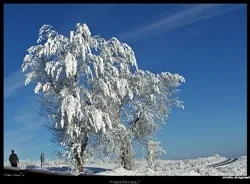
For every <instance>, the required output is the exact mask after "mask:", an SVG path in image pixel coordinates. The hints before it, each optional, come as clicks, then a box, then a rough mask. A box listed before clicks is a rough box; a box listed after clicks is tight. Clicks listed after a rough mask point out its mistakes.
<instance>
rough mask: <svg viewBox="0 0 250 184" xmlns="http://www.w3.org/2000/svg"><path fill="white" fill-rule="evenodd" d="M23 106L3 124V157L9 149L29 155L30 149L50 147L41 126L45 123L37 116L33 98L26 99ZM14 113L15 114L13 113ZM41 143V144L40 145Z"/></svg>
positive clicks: (44, 120) (44, 130) (7, 153)
mask: <svg viewBox="0 0 250 184" xmlns="http://www.w3.org/2000/svg"><path fill="white" fill-rule="evenodd" d="M25 101H28V102H27V103H25V106H24V105H23V104H21V105H22V106H20V107H18V108H17V109H16V110H14V112H13V113H12V115H11V116H13V117H12V118H9V119H10V120H11V122H10V121H8V122H4V155H5V159H6V156H8V155H9V152H10V150H11V149H15V150H17V152H18V153H19V154H20V155H22V156H25V155H29V154H30V153H29V151H30V150H31V149H33V150H35V148H39V147H45V146H48V145H50V143H49V137H47V134H45V132H46V129H44V127H43V125H44V123H45V122H46V121H47V120H46V119H45V118H43V117H41V116H39V114H38V107H37V104H36V101H35V100H34V98H31V97H28V98H26V99H25ZM15 111H16V112H15ZM41 143H42V144H41Z"/></svg>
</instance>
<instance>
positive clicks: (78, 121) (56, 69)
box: [22, 23, 185, 165]
mask: <svg viewBox="0 0 250 184" xmlns="http://www.w3.org/2000/svg"><path fill="white" fill-rule="evenodd" d="M27 51H28V54H27V55H26V56H25V58H24V61H23V64H22V70H23V72H26V76H27V78H26V81H25V85H27V84H29V83H31V82H32V83H33V84H35V85H36V86H35V88H34V92H35V93H36V94H38V95H39V96H40V100H41V104H42V105H43V108H44V109H45V111H47V115H48V116H49V118H51V121H52V125H53V126H54V129H53V130H54V131H55V132H57V133H55V134H56V135H57V140H58V142H59V143H61V144H62V145H65V147H67V148H68V150H78V151H77V152H79V154H80V152H81V151H79V149H80V148H81V149H83V150H84V149H85V147H86V145H85V143H84V145H85V147H84V148H83V146H82V144H83V142H85V141H86V140H87V139H86V136H88V134H90V133H91V132H95V133H97V134H99V135H100V137H101V138H102V139H103V141H104V140H111V139H110V138H111V137H112V139H113V140H112V141H111V142H113V144H116V145H117V147H120V148H122V149H124V150H123V151H125V150H126V151H127V152H126V153H127V155H130V156H132V155H133V154H132V152H133V150H132V147H131V145H132V142H133V141H134V140H137V141H139V142H141V143H143V144H144V145H146V143H147V142H148V141H149V140H150V139H151V138H152V135H153V134H154V133H155V132H156V131H157V130H158V129H159V128H160V123H164V122H165V120H166V118H167V116H168V114H169V112H170V110H171V108H172V107H173V106H177V107H181V108H183V105H182V102H181V101H179V100H178V98H177V97H176V93H177V92H178V90H177V87H178V86H179V85H180V84H181V83H183V82H185V79H184V78H183V77H182V76H180V75H178V74H171V73H169V72H162V73H160V74H153V73H151V72H150V71H144V70H141V69H139V68H138V66H137V62H136V57H135V53H134V51H133V50H132V48H131V47H130V46H128V45H127V44H125V43H121V42H120V41H119V40H118V39H116V38H111V39H110V40H105V39H104V38H101V37H100V36H92V35H91V32H90V30H89V28H88V26H87V25H86V24H81V23H78V24H77V25H76V29H75V30H74V31H71V32H70V36H69V37H65V36H64V35H61V34H59V33H58V32H57V31H56V30H55V29H54V28H53V27H52V26H50V25H44V26H42V28H41V29H40V31H39V36H38V40H37V45H35V46H32V47H30V48H29V49H28V50H27ZM52 98H53V99H56V100H54V101H53V102H54V103H56V105H55V107H57V109H54V110H51V109H52V107H54V106H53V105H52V104H51V103H49V102H52V100H51V99H52ZM60 131H61V133H60V134H58V132H60ZM119 134H120V135H121V134H123V135H124V136H123V138H122V137H120V138H119ZM108 137H109V139H108ZM122 139H123V141H122ZM104 142H105V141H104ZM86 144H87V143H86ZM73 145H74V146H73ZM107 145H110V143H109V144H108V143H107ZM75 147H77V148H75ZM122 149H121V150H120V151H122ZM79 154H78V156H79ZM81 154H82V153H81ZM121 155H124V153H121ZM125 160H131V159H128V158H126V159H124V160H123V161H125ZM125 165H126V164H125Z"/></svg>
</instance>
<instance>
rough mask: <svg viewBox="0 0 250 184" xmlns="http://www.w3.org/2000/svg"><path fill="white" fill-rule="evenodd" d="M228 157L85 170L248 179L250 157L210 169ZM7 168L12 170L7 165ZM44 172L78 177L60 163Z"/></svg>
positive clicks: (35, 164)
mask: <svg viewBox="0 0 250 184" xmlns="http://www.w3.org/2000/svg"><path fill="white" fill-rule="evenodd" d="M225 160H227V158H226V157H222V156H219V155H214V156H211V157H205V158H197V159H186V160H158V161H155V162H154V164H153V169H150V168H149V167H148V164H147V162H146V161H144V160H137V161H136V162H135V169H134V170H131V171H129V170H126V169H123V168H122V167H120V166H119V165H117V164H116V163H115V162H111V161H96V162H92V163H86V164H85V166H84V169H85V173H86V174H93V175H111V176H117V175H126V176H143V175H144V176H201V175H202V176H246V175H247V157H246V156H242V157H240V158H238V160H236V161H235V162H232V163H230V164H227V165H224V166H219V167H215V168H213V167H207V166H208V165H211V164H215V163H219V162H223V161H225ZM4 165H5V166H9V163H8V162H5V164H4ZM39 165H40V162H39V161H29V160H21V161H20V167H21V168H23V169H25V168H29V169H31V168H33V169H40V166H39ZM44 169H46V170H51V171H63V172H71V173H72V174H76V173H75V172H74V171H73V170H72V169H71V167H70V166H69V165H68V164H67V163H65V162H63V161H60V160H55V161H48V162H47V163H46V164H45V167H44Z"/></svg>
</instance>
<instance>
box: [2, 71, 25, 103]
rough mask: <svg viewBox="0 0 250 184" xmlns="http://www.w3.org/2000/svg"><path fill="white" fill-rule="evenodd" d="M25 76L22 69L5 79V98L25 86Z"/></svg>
mask: <svg viewBox="0 0 250 184" xmlns="http://www.w3.org/2000/svg"><path fill="white" fill-rule="evenodd" d="M24 81H25V76H24V74H23V73H22V71H21V69H20V70H18V71H16V72H13V73H11V74H10V75H9V76H8V77H7V78H6V79H4V100H6V99H7V98H9V97H11V96H13V95H15V94H16V92H17V90H18V89H20V88H21V87H24Z"/></svg>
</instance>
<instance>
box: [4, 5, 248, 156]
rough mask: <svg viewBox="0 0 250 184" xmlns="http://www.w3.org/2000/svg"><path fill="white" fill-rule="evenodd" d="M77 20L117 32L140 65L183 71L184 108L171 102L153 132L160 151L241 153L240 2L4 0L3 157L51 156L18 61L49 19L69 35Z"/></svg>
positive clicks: (95, 29)
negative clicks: (31, 0)
mask: <svg viewBox="0 0 250 184" xmlns="http://www.w3.org/2000/svg"><path fill="white" fill-rule="evenodd" d="M78 22H82V23H86V24H87V25H88V26H89V28H90V31H91V32H92V34H93V35H96V34H101V36H102V37H104V38H106V39H109V38H111V37H113V36H114V37H117V38H118V39H119V40H121V41H122V42H126V43H127V44H129V45H130V46H131V47H132V48H133V49H134V51H135V54H136V57H137V63H138V65H139V67H140V68H141V69H147V70H150V71H151V72H153V73H159V72H164V71H169V72H171V73H179V74H181V75H183V76H184V77H185V79H186V83H185V84H184V85H182V86H181V87H180V89H181V90H182V91H181V93H180V94H179V95H180V98H181V99H182V100H183V101H184V106H185V109H184V110H181V109H173V111H172V113H171V114H170V116H169V119H168V121H167V123H166V124H165V125H164V126H163V129H162V133H161V134H159V136H158V138H159V140H160V141H161V142H162V146H163V148H164V149H165V150H166V152H167V155H166V156H165V158H167V159H185V158H195V157H204V156H210V155H213V154H216V153H219V154H221V155H225V156H228V157H233V156H238V155H241V154H246V144H247V142H246V141H247V138H246V136H247V128H246V126H247V121H246V95H247V93H246V91H247V89H246V74H247V73H246V72H247V69H246V48H247V47H246V45H247V42H246V38H247V37H246V34H247V33H246V30H247V28H246V5H244V4H241V5H240V4H238V5H237V4H232V5H231V4H225V5H222V4H208V5H205V4H203V5H199V4H189V5H185V4H180V5H177V4H176V5H175V4H158V5H153V4H150V5H149V4H148V5H147V4H145V5H143V4H141V5H139V4H133V5H129V4H124V5H122V4H119V5H118V4H117V5H113V4H105V5H101V4H95V5H91V4H86V5H84V4H81V5H80V4H79V5H77V4H75V5H68V4H67V5H60V4H57V5H53V4H43V5H39V4H27V5H26V4H16V5H15V4H9V5H6V4H5V5H4V159H5V160H6V159H7V158H8V155H9V154H10V151H11V149H15V150H16V152H17V154H18V155H19V157H20V159H26V158H30V159H39V155H40V152H41V151H42V150H43V151H44V152H45V156H46V157H47V158H51V159H53V158H54V156H53V151H54V150H57V149H59V148H58V147H55V146H54V145H52V144H50V142H49V140H50V137H51V134H50V133H49V132H48V131H47V130H46V129H45V128H44V127H43V124H44V123H45V122H46V121H47V120H46V119H44V118H42V117H40V116H39V114H38V105H37V96H36V95H35V94H34V93H33V86H32V85H28V86H24V80H25V79H24V76H23V74H22V73H21V65H22V62H23V58H24V56H25V54H26V50H27V49H28V48H29V47H30V46H32V45H35V44H36V40H37V38H38V30H39V29H40V27H41V26H42V25H43V24H50V25H52V26H53V27H54V28H55V29H57V31H58V32H60V33H61V34H64V35H67V36H68V35H69V31H70V30H73V29H75V25H76V23H78Z"/></svg>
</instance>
